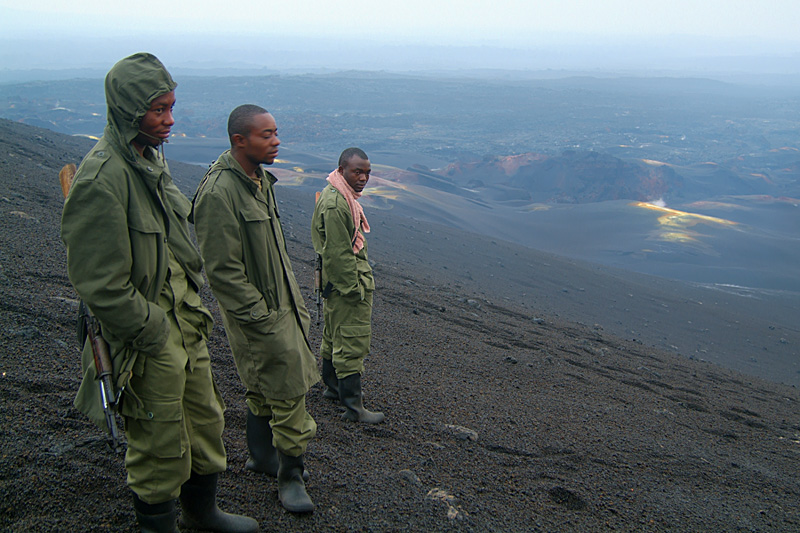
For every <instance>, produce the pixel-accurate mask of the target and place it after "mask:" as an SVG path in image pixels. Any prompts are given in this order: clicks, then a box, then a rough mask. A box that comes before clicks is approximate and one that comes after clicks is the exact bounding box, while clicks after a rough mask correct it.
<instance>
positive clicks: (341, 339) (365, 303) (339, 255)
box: [311, 148, 384, 424]
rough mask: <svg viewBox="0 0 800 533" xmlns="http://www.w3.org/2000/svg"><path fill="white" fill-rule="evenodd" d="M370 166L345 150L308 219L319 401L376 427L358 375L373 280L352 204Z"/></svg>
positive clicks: (360, 216)
mask: <svg viewBox="0 0 800 533" xmlns="http://www.w3.org/2000/svg"><path fill="white" fill-rule="evenodd" d="M371 170H372V168H371V166H370V163H369V158H368V157H367V154H365V153H364V151H363V150H361V149H360V148H347V149H346V150H345V151H343V152H342V154H341V155H340V156H339V168H337V169H336V170H334V171H333V172H331V173H330V175H329V176H328V185H327V186H326V187H325V189H324V190H323V191H322V193H321V194H320V197H319V200H318V201H317V205H316V206H315V208H314V217H313V219H312V221H311V240H312V242H313V243H314V250H315V251H316V252H317V254H319V255H320V256H321V257H322V287H323V292H322V295H323V297H324V298H325V301H324V303H323V316H324V319H325V326H324V328H323V331H322V346H321V347H320V355H321V356H322V379H323V381H324V382H325V385H327V390H326V391H325V397H326V398H330V399H336V398H338V399H339V401H341V402H342V405H343V406H344V407H345V408H346V411H345V412H344V414H343V415H342V418H344V419H346V420H351V421H353V422H365V423H367V424H378V423H380V422H382V421H383V419H384V416H383V413H380V412H372V411H369V410H367V409H365V408H364V404H363V394H362V392H361V374H362V373H363V372H364V357H366V355H367V354H368V353H369V345H370V339H371V335H372V334H371V325H370V322H371V320H372V293H373V292H374V290H375V281H374V280H373V278H372V267H370V265H369V261H368V260H367V241H366V239H365V238H364V234H365V233H369V223H368V222H367V217H366V216H365V215H364V210H363V209H362V207H361V205H360V204H359V203H358V198H360V197H361V192H362V191H363V190H364V187H365V186H366V185H367V181H369V174H370V172H371Z"/></svg>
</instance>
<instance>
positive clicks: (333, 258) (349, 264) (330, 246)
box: [320, 195, 363, 297]
mask: <svg viewBox="0 0 800 533" xmlns="http://www.w3.org/2000/svg"><path fill="white" fill-rule="evenodd" d="M334 202H335V204H334V205H333V206H332V207H330V208H327V209H324V210H323V211H322V213H321V215H322V224H323V225H324V231H325V239H324V241H323V243H322V253H321V254H320V255H322V268H323V273H324V275H325V278H326V279H327V281H328V282H330V283H331V284H332V285H333V288H334V289H336V290H337V291H338V292H339V293H340V294H341V295H342V296H348V295H351V294H361V296H362V297H363V291H362V289H361V288H360V286H359V282H358V265H357V264H356V255H355V253H354V252H353V242H352V237H353V229H352V228H353V218H352V215H351V214H350V208H349V207H348V206H347V203H346V202H345V201H344V200H343V199H340V198H339V197H338V195H337V197H336V198H335V200H334Z"/></svg>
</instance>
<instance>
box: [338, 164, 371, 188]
mask: <svg viewBox="0 0 800 533" xmlns="http://www.w3.org/2000/svg"><path fill="white" fill-rule="evenodd" d="M339 170H341V171H342V175H343V176H344V180H345V181H346V182H347V184H348V185H350V187H352V189H353V190H354V191H356V192H361V191H363V190H364V187H366V186H367V182H368V181H369V174H370V172H372V167H371V166H370V164H369V159H361V158H360V157H358V156H357V155H354V156H353V157H351V158H350V159H349V160H348V161H347V162H345V164H344V166H343V167H340V168H339Z"/></svg>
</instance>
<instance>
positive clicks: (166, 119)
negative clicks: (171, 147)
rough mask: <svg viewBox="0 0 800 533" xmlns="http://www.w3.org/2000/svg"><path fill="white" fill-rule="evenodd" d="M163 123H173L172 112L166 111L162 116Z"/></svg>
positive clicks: (173, 116)
mask: <svg viewBox="0 0 800 533" xmlns="http://www.w3.org/2000/svg"><path fill="white" fill-rule="evenodd" d="M164 123H165V124H167V125H169V126H172V125H173V124H175V115H173V114H172V111H167V115H166V116H165V117H164Z"/></svg>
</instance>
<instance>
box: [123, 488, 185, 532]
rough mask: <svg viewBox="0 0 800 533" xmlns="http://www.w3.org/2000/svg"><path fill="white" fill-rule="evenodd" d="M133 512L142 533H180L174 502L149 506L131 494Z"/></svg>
mask: <svg viewBox="0 0 800 533" xmlns="http://www.w3.org/2000/svg"><path fill="white" fill-rule="evenodd" d="M133 510H134V511H136V520H137V521H138V522H139V528H140V531H141V532H142V533H180V532H179V531H178V525H177V522H176V520H177V518H178V509H177V507H175V500H169V501H167V502H164V503H156V504H153V505H151V504H149V503H145V502H143V501H142V500H140V499H139V497H138V496H137V495H136V493H134V494H133Z"/></svg>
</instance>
